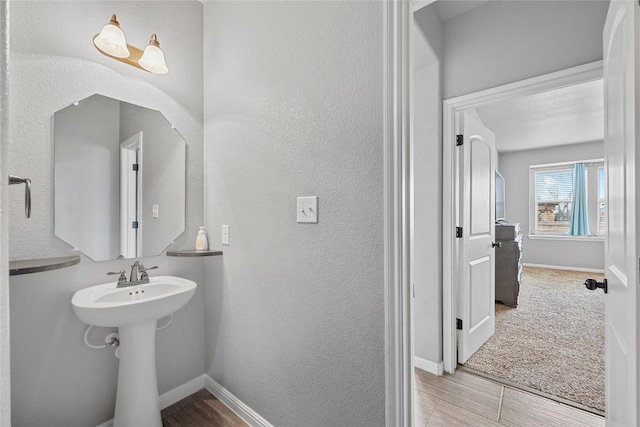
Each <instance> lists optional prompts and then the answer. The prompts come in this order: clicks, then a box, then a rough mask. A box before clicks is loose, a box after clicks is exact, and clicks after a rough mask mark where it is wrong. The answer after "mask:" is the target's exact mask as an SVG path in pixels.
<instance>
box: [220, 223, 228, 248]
mask: <svg viewBox="0 0 640 427" xmlns="http://www.w3.org/2000/svg"><path fill="white" fill-rule="evenodd" d="M222 244H223V245H229V226H228V225H223V226H222Z"/></svg>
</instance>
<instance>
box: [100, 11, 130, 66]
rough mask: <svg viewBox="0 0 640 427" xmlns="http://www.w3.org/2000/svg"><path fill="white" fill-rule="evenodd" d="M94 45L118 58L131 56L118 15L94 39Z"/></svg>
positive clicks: (113, 16)
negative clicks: (117, 18)
mask: <svg viewBox="0 0 640 427" xmlns="http://www.w3.org/2000/svg"><path fill="white" fill-rule="evenodd" d="M93 44H94V45H95V46H96V47H97V48H98V49H99V50H101V51H102V52H104V53H106V54H108V55H111V56H115V57H116V58H128V57H129V55H131V52H129V48H127V41H126V40H125V38H124V33H123V32H122V30H121V29H120V24H119V23H118V21H117V20H116V15H112V16H111V21H109V23H108V24H107V25H105V26H104V27H103V28H102V31H100V34H98V35H97V36H95V37H94V38H93Z"/></svg>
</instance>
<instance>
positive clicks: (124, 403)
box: [71, 276, 196, 427]
mask: <svg viewBox="0 0 640 427" xmlns="http://www.w3.org/2000/svg"><path fill="white" fill-rule="evenodd" d="M149 279H150V282H149V283H146V284H143V285H135V286H128V287H123V288H117V287H116V282H111V283H104V284H101V285H96V286H92V287H89V288H85V289H82V290H79V291H78V292H76V293H75V294H73V298H72V299H71V304H72V305H73V310H74V311H75V313H76V315H77V316H78V318H79V319H80V320H82V321H83V322H84V323H87V324H89V325H94V326H104V327H118V332H119V334H120V367H119V371H118V391H117V395H116V411H115V416H114V419H113V425H114V427H119V426H158V427H160V426H162V420H161V418H160V404H159V401H158V381H157V378H156V354H155V343H156V322H157V320H158V319H160V318H162V317H164V316H168V315H169V314H172V313H174V312H175V311H177V310H179V309H180V308H182V307H183V306H184V305H186V304H187V302H189V300H190V299H191V297H192V296H193V294H194V292H195V290H196V283H195V282H193V281H191V280H187V279H182V278H179V277H173V276H158V277H150V278H149Z"/></svg>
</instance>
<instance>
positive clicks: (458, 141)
mask: <svg viewBox="0 0 640 427" xmlns="http://www.w3.org/2000/svg"><path fill="white" fill-rule="evenodd" d="M638 1H640V0H638ZM463 142H464V135H456V147H459V146H461V145H462V144H463Z"/></svg>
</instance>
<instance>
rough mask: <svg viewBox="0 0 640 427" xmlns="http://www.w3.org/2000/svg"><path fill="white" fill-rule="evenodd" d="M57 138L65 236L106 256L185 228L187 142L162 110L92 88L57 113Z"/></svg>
mask: <svg viewBox="0 0 640 427" xmlns="http://www.w3.org/2000/svg"><path fill="white" fill-rule="evenodd" d="M54 140H55V141H54V147H55V149H54V158H55V182H54V185H55V235H56V236H57V237H59V238H60V239H62V240H64V241H65V242H67V243H68V244H70V245H71V246H73V247H75V248H77V249H79V250H80V251H81V252H83V253H84V254H85V255H87V256H88V257H90V258H91V259H93V260H95V261H105V260H112V259H117V258H134V257H145V256H155V255H159V254H161V253H162V252H163V251H164V250H165V249H166V248H167V246H169V245H170V244H171V243H172V242H173V241H174V240H175V239H176V238H177V237H178V236H179V235H180V234H182V233H183V232H184V227H185V161H186V143H185V141H184V140H183V139H182V137H181V136H180V135H179V134H178V133H177V132H176V131H175V129H173V128H172V126H171V124H170V123H169V122H168V121H167V119H165V117H164V116H163V115H162V114H161V113H160V112H159V111H155V110H151V109H148V108H144V107H140V106H138V105H133V104H129V103H127V102H122V101H119V100H117V99H112V98H107V97H105V96H102V95H92V96H90V97H88V98H86V99H84V100H82V101H80V102H78V103H74V104H73V105H71V106H69V107H67V108H64V109H62V110H60V111H58V112H56V113H55V114H54Z"/></svg>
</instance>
